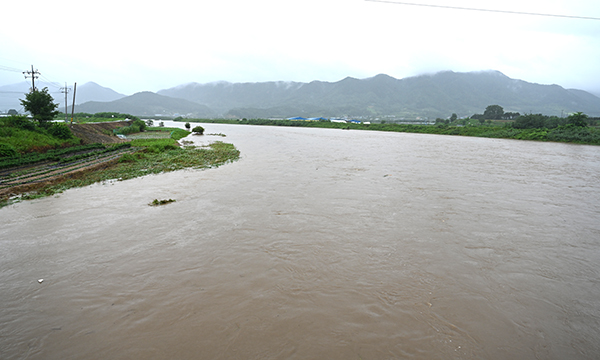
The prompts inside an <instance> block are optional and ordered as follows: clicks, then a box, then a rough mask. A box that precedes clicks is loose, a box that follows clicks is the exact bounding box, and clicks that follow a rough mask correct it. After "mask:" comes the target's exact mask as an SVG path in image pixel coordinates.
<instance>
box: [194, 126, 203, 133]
mask: <svg viewBox="0 0 600 360" xmlns="http://www.w3.org/2000/svg"><path fill="white" fill-rule="evenodd" d="M192 132H193V133H194V134H198V135H203V134H204V128H203V127H202V126H196V127H195V128H193V129H192Z"/></svg>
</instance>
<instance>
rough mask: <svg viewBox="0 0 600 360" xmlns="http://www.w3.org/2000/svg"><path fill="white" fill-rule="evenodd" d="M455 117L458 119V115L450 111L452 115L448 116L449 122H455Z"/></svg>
mask: <svg viewBox="0 0 600 360" xmlns="http://www.w3.org/2000/svg"><path fill="white" fill-rule="evenodd" d="M456 119H458V115H456V114H454V113H452V115H451V116H450V122H455V121H456Z"/></svg>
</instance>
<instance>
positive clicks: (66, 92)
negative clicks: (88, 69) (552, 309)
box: [60, 83, 71, 122]
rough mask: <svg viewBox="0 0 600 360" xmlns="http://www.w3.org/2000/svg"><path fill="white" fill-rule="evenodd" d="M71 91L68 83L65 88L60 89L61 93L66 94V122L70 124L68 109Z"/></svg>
mask: <svg viewBox="0 0 600 360" xmlns="http://www.w3.org/2000/svg"><path fill="white" fill-rule="evenodd" d="M70 90H71V88H68V87H67V83H65V87H64V88H60V92H62V93H64V94H65V122H69V109H68V107H67V94H68V93H69V91H70Z"/></svg>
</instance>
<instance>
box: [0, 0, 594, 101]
mask: <svg viewBox="0 0 600 360" xmlns="http://www.w3.org/2000/svg"><path fill="white" fill-rule="evenodd" d="M390 1H393V0H390ZM408 2H410V3H417V4H431V5H444V6H455V7H471V8H485V9H494V10H502V11H516V12H530V13H543V14H560V15H572V16H586V17H595V18H600V6H599V5H598V0H544V1H540V0H502V1H499V0H488V1H482V0H452V1H450V0H412V1H408ZM0 44H1V51H0V85H7V84H14V83H18V82H21V81H25V79H24V77H23V74H21V71H25V70H29V69H30V67H31V65H33V66H34V68H36V69H38V70H39V72H40V73H41V75H42V80H50V81H53V82H56V83H58V84H63V85H64V83H65V82H67V83H68V84H69V86H72V84H73V82H77V83H78V84H79V85H81V84H84V83H86V82H88V81H94V82H96V83H98V84H100V85H102V86H105V87H109V88H112V89H113V90H115V91H118V92H120V93H123V94H126V95H131V94H133V93H135V92H139V91H154V92H156V91H158V90H161V89H166V88H170V87H174V86H177V85H180V84H184V83H188V82H199V83H207V82H213V81H219V80H225V81H229V82H258V81H276V80H283V81H302V82H309V81H312V80H322V81H332V82H333V81H338V80H341V79H343V78H345V77H347V76H352V77H355V78H367V77H371V76H375V75H377V74H380V73H384V74H388V75H390V76H393V77H395V78H404V77H409V76H415V75H419V74H423V73H433V72H437V71H442V70H452V71H457V72H466V71H479V70H499V71H501V72H503V73H504V74H505V75H507V76H509V77H511V78H515V79H522V80H525V81H529V82H536V83H541V84H558V85H561V86H563V87H565V88H579V89H584V90H588V91H593V92H596V93H600V21H598V20H584V19H570V18H558V17H544V16H531V15H515V14H506V13H498V12H480V11H470V10H454V9H444V8H434V7H421V6H411V5H399V4H391V3H382V2H372V1H364V0H298V1H288V0H254V1H250V0H218V1H206V0H198V1H195V2H190V1H188V0H169V1H161V2H140V1H137V0H136V1H129V0H117V1H114V0H104V1H96V2H87V1H71V0H55V1H47V0H44V1H38V0H33V1H30V2H28V3H27V4H26V5H25V4H24V3H22V2H18V1H7V2H5V3H3V5H2V25H1V26H0ZM29 81H30V80H29Z"/></svg>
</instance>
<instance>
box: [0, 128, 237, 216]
mask: <svg viewBox="0 0 600 360" xmlns="http://www.w3.org/2000/svg"><path fill="white" fill-rule="evenodd" d="M163 140H169V141H173V140H170V139H162V140H144V142H142V140H140V141H139V143H138V144H136V145H134V144H132V145H133V146H136V147H137V146H141V145H140V144H145V145H148V144H150V145H149V146H145V147H144V149H143V150H141V151H139V152H137V153H134V154H125V155H123V156H122V157H121V159H120V160H119V162H118V163H117V164H115V165H114V166H112V167H110V168H108V169H104V170H100V171H92V172H89V173H86V174H84V175H82V176H81V177H79V178H77V179H67V180H64V181H62V182H60V183H57V184H54V185H48V186H45V187H43V188H41V189H38V190H36V191H33V192H31V193H28V194H24V195H23V196H22V197H21V199H22V200H28V199H35V198H40V197H45V196H51V195H54V194H58V193H61V192H63V191H65V190H67V189H71V188H75V187H82V186H87V185H91V184H94V183H98V182H104V181H108V180H118V181H123V180H128V179H133V178H137V177H141V176H146V175H150V174H159V173H163V172H169V171H176V170H181V169H206V168H212V167H218V166H220V165H223V164H226V163H228V162H231V161H235V160H237V159H238V158H239V155H240V153H239V151H238V150H237V149H236V148H235V147H234V146H233V145H232V144H226V143H223V142H216V143H213V144H212V145H210V146H208V147H203V148H195V149H182V148H179V147H177V148H175V149H165V150H163V151H160V152H156V151H153V150H150V148H152V147H157V145H159V144H156V143H155V144H151V143H152V142H158V143H162V144H163V145H164V141H163ZM135 141H137V140H135ZM132 143H133V142H132ZM158 148H160V146H158ZM7 204H8V203H7V202H6V200H4V204H1V203H0V207H1V206H3V205H7Z"/></svg>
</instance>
